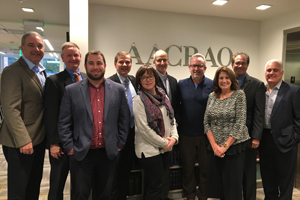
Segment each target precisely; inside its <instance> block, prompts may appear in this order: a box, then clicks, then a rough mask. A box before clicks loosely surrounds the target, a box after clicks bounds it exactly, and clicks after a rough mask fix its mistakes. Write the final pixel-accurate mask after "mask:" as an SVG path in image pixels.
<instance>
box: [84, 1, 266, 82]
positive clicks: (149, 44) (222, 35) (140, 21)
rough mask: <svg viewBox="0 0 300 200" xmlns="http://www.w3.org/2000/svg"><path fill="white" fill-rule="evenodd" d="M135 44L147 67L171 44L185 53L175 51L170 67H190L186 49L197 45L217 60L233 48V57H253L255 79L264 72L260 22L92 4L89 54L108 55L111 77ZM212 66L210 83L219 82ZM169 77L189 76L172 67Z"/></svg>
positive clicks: (224, 58) (251, 68)
mask: <svg viewBox="0 0 300 200" xmlns="http://www.w3.org/2000/svg"><path fill="white" fill-rule="evenodd" d="M133 42H134V43H135V44H136V46H137V49H138V51H139V53H140V56H141V59H142V61H143V62H144V63H145V62H147V61H148V58H149V56H150V55H151V52H152V48H153V45H155V44H156V45H157V47H158V48H161V49H166V48H167V47H168V46H170V45H177V46H182V53H180V52H179V50H178V49H176V48H173V49H172V50H171V51H170V54H169V58H170V62H172V63H177V62H178V61H179V60H180V59H182V65H183V64H184V63H185V59H184V58H185V52H184V48H183V46H194V47H196V48H197V49H198V51H199V52H200V53H202V54H204V55H206V52H207V49H208V48H211V49H212V51H213V54H214V56H215V59H216V60H217V55H218V52H219V50H220V49H221V48H223V47H228V48H230V49H231V50H232V52H233V53H235V52H237V51H244V52H247V53H248V54H249V55H250V57H251V60H250V66H249V69H248V72H249V74H251V75H252V76H256V77H259V75H260V74H262V73H263V69H262V70H260V69H259V67H258V66H259V65H258V64H259V47H260V46H259V44H260V22H259V21H253V20H241V19H230V18H220V17H209V16H199V15H188V14H178V13H170V12H160V11H150V10H141V9H133V8H124V7H116V6H105V5H98V4H90V5H89V49H98V50H100V51H102V52H103V53H104V55H105V57H106V60H107V70H106V75H105V76H106V77H108V76H110V75H112V74H113V73H115V68H114V65H113V59H114V56H115V54H116V53H117V52H118V51H121V50H124V51H129V50H130V48H131V44H132V43H133ZM131 54H132V53H131ZM190 54H193V51H191V52H190ZM228 61H229V56H228V53H227V51H226V50H224V51H223V54H222V62H223V64H227V63H228ZM133 63H134V64H133V67H132V70H131V73H130V74H133V75H135V72H136V70H137V69H138V67H140V65H136V64H135V63H136V60H135V59H133ZM151 63H152V60H151ZM211 64H212V63H211V62H208V63H207V66H208V68H207V71H206V76H207V77H209V78H213V76H214V72H215V70H216V67H211ZM217 64H218V65H219V66H220V64H219V63H217ZM168 72H169V74H171V75H173V76H175V77H176V78H177V79H183V78H187V77H188V76H189V72H188V68H187V67H186V66H176V67H172V66H169V68H168Z"/></svg>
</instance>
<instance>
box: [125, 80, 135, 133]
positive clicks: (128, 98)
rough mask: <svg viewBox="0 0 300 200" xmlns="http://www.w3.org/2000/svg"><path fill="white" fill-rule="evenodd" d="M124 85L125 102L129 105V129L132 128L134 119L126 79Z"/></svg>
mask: <svg viewBox="0 0 300 200" xmlns="http://www.w3.org/2000/svg"><path fill="white" fill-rule="evenodd" d="M124 84H125V89H126V95H127V102H128V105H129V110H130V116H131V117H130V127H131V128H133V127H134V118H133V111H132V104H133V103H132V95H131V91H130V88H129V81H128V79H125V80H124Z"/></svg>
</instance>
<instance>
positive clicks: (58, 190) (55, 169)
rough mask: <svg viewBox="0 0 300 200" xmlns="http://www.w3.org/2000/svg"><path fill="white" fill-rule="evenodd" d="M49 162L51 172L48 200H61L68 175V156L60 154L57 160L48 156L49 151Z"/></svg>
mask: <svg viewBox="0 0 300 200" xmlns="http://www.w3.org/2000/svg"><path fill="white" fill-rule="evenodd" d="M49 160H50V165H51V171H50V187H49V193H48V200H63V199H64V193H63V192H64V188H65V183H66V179H67V177H68V173H69V156H68V155H67V154H62V156H61V157H60V158H59V159H56V158H53V157H52V156H51V155H50V150H49Z"/></svg>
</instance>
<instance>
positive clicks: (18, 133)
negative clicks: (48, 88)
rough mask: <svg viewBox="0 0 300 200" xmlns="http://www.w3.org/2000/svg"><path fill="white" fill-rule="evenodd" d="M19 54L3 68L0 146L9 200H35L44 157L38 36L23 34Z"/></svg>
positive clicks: (42, 75) (43, 75) (41, 47)
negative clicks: (2, 118)
mask: <svg viewBox="0 0 300 200" xmlns="http://www.w3.org/2000/svg"><path fill="white" fill-rule="evenodd" d="M21 50H22V53H23V56H22V57H21V58H20V59H19V60H18V61H16V62H15V63H13V64H11V65H10V66H8V67H6V68H5V69H4V70H3V73H2V77H1V96H0V97H1V104H2V110H3V116H4V122H3V124H2V127H1V130H0V144H2V148H3V153H4V156H5V159H6V161H7V163H8V168H7V187H8V199H30V200H38V198H39V192H40V183H41V180H42V174H43V164H44V155H45V142H44V138H45V127H44V122H43V113H44V109H43V87H44V84H45V80H46V73H45V68H44V67H43V66H42V65H41V63H40V61H41V60H42V58H43V57H44V42H43V39H42V37H41V36H40V35H39V34H38V33H37V32H28V33H26V34H24V35H23V37H22V39H21Z"/></svg>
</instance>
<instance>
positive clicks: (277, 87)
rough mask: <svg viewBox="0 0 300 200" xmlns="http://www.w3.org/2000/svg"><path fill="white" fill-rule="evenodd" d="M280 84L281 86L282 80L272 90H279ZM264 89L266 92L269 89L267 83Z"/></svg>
mask: <svg viewBox="0 0 300 200" xmlns="http://www.w3.org/2000/svg"><path fill="white" fill-rule="evenodd" d="M281 84H282V80H281V81H280V82H279V83H278V84H277V85H276V86H275V87H274V88H273V89H275V88H276V89H277V90H279V89H280V87H281ZM266 87H267V90H268V89H269V88H268V83H267V84H266ZM273 89H272V90H273Z"/></svg>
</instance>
